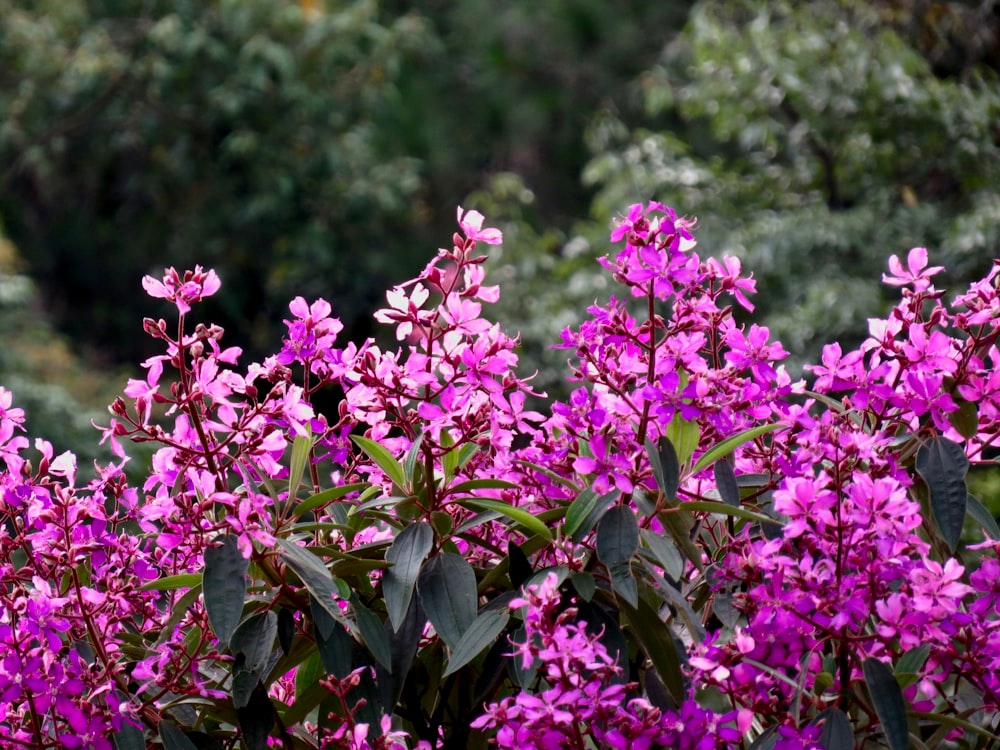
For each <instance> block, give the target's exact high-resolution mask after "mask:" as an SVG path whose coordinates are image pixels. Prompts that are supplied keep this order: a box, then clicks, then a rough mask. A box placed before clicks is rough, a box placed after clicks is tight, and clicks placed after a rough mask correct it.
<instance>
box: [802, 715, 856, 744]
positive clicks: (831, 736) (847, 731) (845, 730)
mask: <svg viewBox="0 0 1000 750" xmlns="http://www.w3.org/2000/svg"><path fill="white" fill-rule="evenodd" d="M811 723H812V724H813V725H815V726H822V727H823V730H822V732H821V733H820V736H819V744H820V745H822V746H823V747H824V748H825V750H854V728H853V727H852V726H851V722H850V720H849V719H848V718H847V714H845V713H844V712H843V711H841V710H840V709H839V708H828V709H826V710H825V711H821V712H820V713H819V714H817V716H816V718H815V719H813V720H812V722H811Z"/></svg>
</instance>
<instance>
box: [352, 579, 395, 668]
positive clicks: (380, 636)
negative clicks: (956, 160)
mask: <svg viewBox="0 0 1000 750" xmlns="http://www.w3.org/2000/svg"><path fill="white" fill-rule="evenodd" d="M351 606H352V607H354V617H355V619H356V620H357V621H358V629H359V630H360V631H361V637H362V638H363V639H364V642H365V645H367V646H368V650H369V651H371V653H372V656H374V657H375V658H376V659H377V660H378V663H379V664H381V665H382V666H383V667H385V668H386V670H387V671H388V672H390V673H391V672H392V652H391V650H390V648H389V638H388V636H387V635H386V633H385V629H384V628H383V627H382V621H381V620H380V619H378V617H377V616H376V615H375V613H374V612H372V611H371V610H370V609H368V608H367V607H366V606H365V605H363V604H362V603H361V601H360V600H359V599H358V596H357V594H352V595H351Z"/></svg>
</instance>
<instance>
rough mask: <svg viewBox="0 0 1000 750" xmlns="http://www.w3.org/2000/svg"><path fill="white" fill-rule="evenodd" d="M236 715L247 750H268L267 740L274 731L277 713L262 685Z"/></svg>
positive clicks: (258, 686) (255, 689)
mask: <svg viewBox="0 0 1000 750" xmlns="http://www.w3.org/2000/svg"><path fill="white" fill-rule="evenodd" d="M236 715H237V717H238V718H239V725H240V734H242V735H243V743H244V744H245V745H246V747H247V750H267V745H268V741H267V740H268V737H270V736H271V730H272V729H274V720H275V719H276V718H277V712H276V711H275V710H274V704H273V703H271V699H270V698H269V697H268V696H267V691H265V690H264V687H263V686H262V685H260V684H258V685H257V687H256V688H254V691H253V692H252V693H251V694H250V700H249V702H248V703H247V705H246V706H244V707H243V708H238V709H237V710H236Z"/></svg>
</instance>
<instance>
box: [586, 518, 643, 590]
mask: <svg viewBox="0 0 1000 750" xmlns="http://www.w3.org/2000/svg"><path fill="white" fill-rule="evenodd" d="M596 548H597V557H598V559H599V560H600V561H601V562H602V563H604V565H605V566H606V567H607V569H608V573H610V575H611V585H612V586H613V587H614V589H615V591H616V592H617V593H618V594H619V595H620V596H621V597H623V598H624V599H625V601H627V602H628V603H629V604H630V605H632V606H633V607H636V606H638V600H639V590H638V588H637V586H636V582H635V577H634V576H633V575H632V565H631V562H632V557H633V556H634V555H635V553H636V552H637V551H638V550H639V523H638V522H637V521H636V518H635V513H634V512H633V511H632V509H631V508H629V507H627V506H625V505H617V506H615V507H614V508H612V509H611V510H609V511H608V512H607V513H606V514H605V516H604V518H602V519H601V523H600V524H599V525H598V527H597V545H596Z"/></svg>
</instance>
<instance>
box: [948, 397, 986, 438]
mask: <svg viewBox="0 0 1000 750" xmlns="http://www.w3.org/2000/svg"><path fill="white" fill-rule="evenodd" d="M956 401H957V403H958V409H956V410H955V411H953V412H949V413H948V421H949V422H951V426H952V427H954V428H955V430H956V431H957V432H958V434H959V435H961V436H962V437H964V438H965V439H966V440H971V439H972V438H974V437H975V436H976V433H977V432H979V408H978V407H977V406H976V405H975V404H974V403H972V402H971V401H962V400H960V399H957V400H956Z"/></svg>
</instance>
